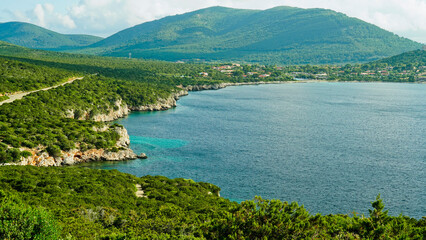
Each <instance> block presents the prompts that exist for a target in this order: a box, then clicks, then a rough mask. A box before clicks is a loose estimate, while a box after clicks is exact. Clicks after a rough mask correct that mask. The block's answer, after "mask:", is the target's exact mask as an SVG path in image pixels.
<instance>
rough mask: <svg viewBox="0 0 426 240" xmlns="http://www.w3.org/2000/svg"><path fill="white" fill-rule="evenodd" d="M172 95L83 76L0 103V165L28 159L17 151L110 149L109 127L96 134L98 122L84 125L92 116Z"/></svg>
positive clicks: (112, 137)
mask: <svg viewBox="0 0 426 240" xmlns="http://www.w3.org/2000/svg"><path fill="white" fill-rule="evenodd" d="M172 91H173V88H170V87H164V86H159V85H155V84H147V83H142V82H131V81H122V80H115V79H109V78H104V77H99V76H92V77H89V76H88V77H86V78H85V79H83V80H78V81H75V82H74V83H73V84H68V85H65V86H61V87H58V88H55V89H51V90H50V91H41V92H37V93H33V94H31V95H29V96H27V97H25V98H24V99H22V100H19V101H15V102H13V103H10V104H4V105H2V106H0V139H1V142H0V162H13V161H17V160H19V158H20V157H21V156H25V155H28V153H27V152H25V151H24V152H20V151H19V150H18V148H20V147H26V148H34V147H37V146H39V145H42V146H45V147H48V146H49V147H50V148H48V149H47V150H49V149H51V152H52V153H53V152H55V151H54V150H55V149H61V150H70V149H74V148H76V147H77V146H78V147H79V148H80V149H82V150H87V149H100V148H111V147H113V146H114V145H115V143H116V141H117V140H118V137H119V136H118V134H117V133H116V132H115V131H113V129H112V128H111V129H110V130H109V131H106V132H100V131H97V130H96V129H100V128H102V126H103V125H104V123H99V122H93V121H90V120H91V119H93V117H95V116H97V115H99V114H106V113H109V112H110V111H113V110H116V108H118V107H120V106H117V103H118V102H120V101H121V100H122V101H121V102H122V103H121V104H128V105H130V106H140V105H146V104H151V103H155V102H156V101H157V99H158V98H165V97H167V96H169V94H170V93H171V92H172ZM69 113H71V116H69ZM67 115H68V116H67ZM78 119H85V120H86V121H83V120H78ZM10 147H12V148H10Z"/></svg>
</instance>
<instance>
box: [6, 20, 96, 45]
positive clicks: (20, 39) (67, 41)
mask: <svg viewBox="0 0 426 240" xmlns="http://www.w3.org/2000/svg"><path fill="white" fill-rule="evenodd" d="M0 40H1V41H6V42H9V43H12V44H16V45H20V46H24V47H29V48H38V49H46V50H57V51H61V50H67V49H68V50H69V49H73V48H77V47H82V46H88V45H90V44H92V43H95V42H97V41H100V40H102V38H100V37H95V36H89V35H76V34H68V35H66V34H60V33H57V32H53V31H50V30H47V29H45V28H42V27H39V26H36V25H33V24H30V23H23V22H7V23H0Z"/></svg>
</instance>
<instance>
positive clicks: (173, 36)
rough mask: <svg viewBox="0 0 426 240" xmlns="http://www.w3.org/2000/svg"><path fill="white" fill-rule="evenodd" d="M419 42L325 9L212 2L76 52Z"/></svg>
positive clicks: (275, 49) (207, 53) (354, 54)
mask: <svg viewBox="0 0 426 240" xmlns="http://www.w3.org/2000/svg"><path fill="white" fill-rule="evenodd" d="M420 47H421V44H419V43H416V42H413V41H411V40H408V39H404V38H401V37H398V36H396V35H395V34H393V33H391V32H388V31H385V30H383V29H380V28H379V27H377V26H374V25H372V24H369V23H366V22H364V21H361V20H359V19H356V18H351V17H348V16H346V15H344V14H342V13H338V12H334V11H331V10H325V9H301V8H292V7H276V8H272V9H268V10H265V11H260V10H243V9H232V8H224V7H212V8H207V9H201V10H198V11H194V12H190V13H186V14H182V15H176V16H170V17H166V18H163V19H160V20H156V21H153V22H148V23H143V24H140V25H137V26H135V27H132V28H129V29H125V30H123V31H121V32H119V33H117V34H114V35H112V36H110V37H108V38H106V39H104V40H102V41H99V42H97V43H95V44H93V45H92V46H90V47H89V48H86V49H84V50H81V51H80V52H84V53H92V54H100V55H104V56H119V57H127V56H129V53H131V54H132V56H133V57H137V58H150V59H160V60H168V61H177V60H196V59H198V60H201V61H204V60H206V61H240V62H241V61H244V62H251V63H263V64H330V63H348V62H367V61H372V60H377V59H380V58H382V57H388V56H392V55H396V54H399V53H402V52H406V51H410V50H415V49H418V48H420Z"/></svg>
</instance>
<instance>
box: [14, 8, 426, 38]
mask: <svg viewBox="0 0 426 240" xmlns="http://www.w3.org/2000/svg"><path fill="white" fill-rule="evenodd" d="M46 1H48V0H46ZM51 3H52V4H46V3H45V4H37V5H36V6H35V8H34V9H33V10H32V13H31V14H26V15H25V16H22V14H21V16H19V17H20V19H24V18H27V19H28V18H29V19H31V21H32V22H34V23H36V24H40V25H42V26H46V27H51V28H53V29H54V30H56V31H59V30H63V32H77V33H88V34H97V35H102V36H108V35H111V34H113V33H115V32H117V31H119V30H122V29H124V28H127V27H131V26H133V25H136V24H140V23H143V22H146V21H152V20H155V19H159V18H162V17H165V16H168V15H175V14H181V13H185V12H188V11H193V10H196V9H200V8H206V7H210V6H226V7H234V8H250V9H267V8H271V7H275V6H282V5H287V6H294V7H302V8H327V9H332V10H335V11H339V12H343V13H345V14H347V15H348V16H351V17H357V18H360V19H362V20H365V21H367V22H370V23H373V24H376V25H378V26H380V27H382V28H384V29H386V30H389V31H392V32H395V33H397V34H399V35H402V36H407V37H412V38H413V39H415V40H418V41H421V42H426V24H425V23H426V14H425V13H426V0H404V1H402V0H357V1H354V0H262V1H259V0H203V1H201V0H80V1H78V2H77V0H76V1H73V2H70V3H68V8H67V9H61V10H62V14H60V13H58V12H57V11H56V9H55V6H57V5H58V4H59V3H54V2H53V1H51ZM62 5H63V3H62ZM15 15H16V17H18V14H15Z"/></svg>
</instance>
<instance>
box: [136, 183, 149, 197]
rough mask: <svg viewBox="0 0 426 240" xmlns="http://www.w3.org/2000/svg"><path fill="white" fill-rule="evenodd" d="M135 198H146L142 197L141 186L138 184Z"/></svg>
mask: <svg viewBox="0 0 426 240" xmlns="http://www.w3.org/2000/svg"><path fill="white" fill-rule="evenodd" d="M135 194H136V197H138V198H140V197H144V198H146V197H147V196H145V195H144V192H143V190H142V186H141V185H140V184H136V192H135Z"/></svg>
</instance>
